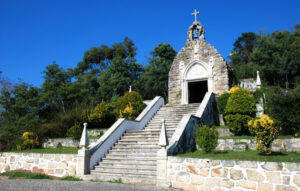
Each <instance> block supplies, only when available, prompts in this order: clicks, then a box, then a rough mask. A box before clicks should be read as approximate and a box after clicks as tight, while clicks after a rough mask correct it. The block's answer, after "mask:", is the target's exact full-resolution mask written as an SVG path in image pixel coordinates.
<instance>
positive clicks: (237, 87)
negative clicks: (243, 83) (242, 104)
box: [228, 86, 244, 94]
mask: <svg viewBox="0 0 300 191" xmlns="http://www.w3.org/2000/svg"><path fill="white" fill-rule="evenodd" d="M240 89H242V88H241V87H239V86H233V87H232V88H230V90H229V91H228V93H229V94H232V93H234V92H236V91H237V90H240ZM243 89H244V88H243Z"/></svg>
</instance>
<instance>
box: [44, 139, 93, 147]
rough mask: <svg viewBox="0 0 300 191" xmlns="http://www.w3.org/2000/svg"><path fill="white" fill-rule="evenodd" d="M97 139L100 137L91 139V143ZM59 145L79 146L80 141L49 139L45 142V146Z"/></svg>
mask: <svg viewBox="0 0 300 191" xmlns="http://www.w3.org/2000/svg"><path fill="white" fill-rule="evenodd" d="M97 140H98V139H89V141H90V143H91V144H93V143H95V142H96V141H97ZM58 145H61V146H63V147H79V141H75V140H73V139H48V140H47V141H45V142H44V143H43V148H57V146H58Z"/></svg>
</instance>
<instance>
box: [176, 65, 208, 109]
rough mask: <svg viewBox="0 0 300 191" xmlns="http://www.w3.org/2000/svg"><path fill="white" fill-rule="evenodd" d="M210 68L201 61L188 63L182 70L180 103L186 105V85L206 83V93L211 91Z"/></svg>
mask: <svg viewBox="0 0 300 191" xmlns="http://www.w3.org/2000/svg"><path fill="white" fill-rule="evenodd" d="M212 78H213V75H212V66H211V65H209V64H207V63H206V62H203V61H201V60H194V61H192V62H190V63H189V64H188V65H187V66H186V67H185V68H184V70H183V73H182V78H181V79H182V83H181V93H182V95H181V103H182V104H188V103H189V101H188V83H189V82H197V81H207V89H208V91H210V92H211V91H213V80H212Z"/></svg>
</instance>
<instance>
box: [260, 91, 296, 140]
mask: <svg viewBox="0 0 300 191" xmlns="http://www.w3.org/2000/svg"><path fill="white" fill-rule="evenodd" d="M299 108H300V89H295V90H282V89H275V90H271V89H269V90H268V91H266V104H265V112H266V113H267V114H269V115H270V116H271V117H272V118H273V119H274V121H275V123H276V125H277V126H280V127H282V134H284V135H295V136H299V135H300V109H299Z"/></svg>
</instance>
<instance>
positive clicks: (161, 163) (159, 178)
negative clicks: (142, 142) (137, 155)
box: [156, 147, 170, 187]
mask: <svg viewBox="0 0 300 191" xmlns="http://www.w3.org/2000/svg"><path fill="white" fill-rule="evenodd" d="M167 160H168V156H167V150H166V148H165V147H162V148H161V149H160V150H159V151H157V165H156V168H157V169H156V185H157V186H159V187H169V186H170V182H168V181H167Z"/></svg>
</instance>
